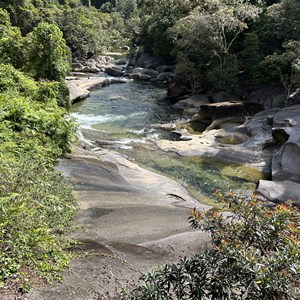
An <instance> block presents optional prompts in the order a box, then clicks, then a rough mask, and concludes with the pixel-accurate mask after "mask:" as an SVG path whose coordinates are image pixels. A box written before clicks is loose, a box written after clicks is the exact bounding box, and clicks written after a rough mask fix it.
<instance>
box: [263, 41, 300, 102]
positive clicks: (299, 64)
mask: <svg viewBox="0 0 300 300" xmlns="http://www.w3.org/2000/svg"><path fill="white" fill-rule="evenodd" d="M283 48H284V52H283V53H282V54H277V53H274V54H272V55H269V56H267V57H266V58H265V63H267V64H268V65H270V66H272V67H274V68H276V70H277V71H278V73H279V76H280V80H281V82H282V84H283V86H284V88H285V90H286V97H285V102H284V104H285V106H287V105H288V102H289V99H290V97H291V94H292V91H293V89H295V88H298V89H299V88H300V41H289V42H287V43H284V45H283Z"/></svg>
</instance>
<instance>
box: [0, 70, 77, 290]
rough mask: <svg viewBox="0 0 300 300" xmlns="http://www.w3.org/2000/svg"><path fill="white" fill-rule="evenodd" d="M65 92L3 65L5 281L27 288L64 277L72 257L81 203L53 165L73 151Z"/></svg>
mask: <svg viewBox="0 0 300 300" xmlns="http://www.w3.org/2000/svg"><path fill="white" fill-rule="evenodd" d="M61 89H62V87H61V83H59V82H51V83H49V82H43V81H42V82H35V81H34V80H33V79H30V78H28V77H26V76H25V75H24V74H23V73H21V72H19V71H17V70H15V69H14V68H13V67H12V66H10V65H0V91H1V94H0V140H1V143H0V161H1V164H0V249H1V251H0V282H1V283H2V282H5V281H6V280H10V279H11V278H14V279H15V280H17V281H18V283H16V284H19V285H20V288H22V289H26V288H28V278H30V277H31V276H32V274H35V273H36V271H38V272H39V273H40V276H43V277H45V278H48V279H51V278H53V277H57V276H59V275H60V273H59V272H60V271H61V270H62V268H64V267H65V266H66V265H67V264H68V262H69V258H70V257H69V255H68V254H67V253H66V252H65V250H64V249H65V248H66V246H67V244H68V241H66V240H65V238H64V237H63V235H62V234H63V233H64V232H66V231H67V230H69V229H70V226H71V223H72V219H73V217H74V214H75V211H76V199H75V197H74V195H73V194H72V191H71V189H70V187H69V186H68V184H67V182H66V180H65V179H64V178H63V177H62V176H61V175H60V174H59V173H58V172H57V171H56V170H55V168H54V163H55V161H56V159H57V158H58V157H59V156H61V155H63V154H65V153H66V152H67V151H69V150H70V142H71V141H72V140H73V139H74V130H75V124H74V122H73V121H72V120H67V119H66V111H65V109H63V108H60V107H58V101H59V100H58V98H59V97H61V94H62V93H61ZM23 283H24V284H23ZM29 283H30V282H29Z"/></svg>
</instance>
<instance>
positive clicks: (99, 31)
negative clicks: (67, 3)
mask: <svg viewBox="0 0 300 300" xmlns="http://www.w3.org/2000/svg"><path fill="white" fill-rule="evenodd" d="M109 20H110V18H109V16H108V15H107V14H104V13H100V12H98V11H97V10H96V9H95V8H94V7H90V8H88V7H76V8H73V9H71V8H66V9H64V11H63V12H62V15H61V19H60V21H59V27H60V28H61V30H62V32H63V34H64V37H65V39H66V42H67V45H68V46H69V47H70V49H71V50H72V53H75V54H77V55H79V56H80V55H87V54H94V53H97V52H100V51H102V50H103V49H105V48H106V47H107V46H108V45H109V43H110V41H109V39H108V36H109V34H108V30H107V29H108V28H107V27H108V22H109Z"/></svg>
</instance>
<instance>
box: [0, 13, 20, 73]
mask: <svg viewBox="0 0 300 300" xmlns="http://www.w3.org/2000/svg"><path fill="white" fill-rule="evenodd" d="M0 26H1V28H0V63H11V64H12V65H14V66H15V67H17V68H20V67H21V66H22V62H23V60H24V53H23V43H24V42H23V38H22V36H21V31H20V29H19V28H18V27H13V26H11V23H10V20H9V14H8V13H7V11H5V10H3V9H1V8H0Z"/></svg>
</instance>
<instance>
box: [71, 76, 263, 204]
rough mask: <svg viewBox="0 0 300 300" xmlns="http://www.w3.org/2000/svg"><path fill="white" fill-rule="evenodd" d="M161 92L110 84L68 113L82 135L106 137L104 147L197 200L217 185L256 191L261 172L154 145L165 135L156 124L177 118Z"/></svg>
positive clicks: (146, 85)
mask: <svg viewBox="0 0 300 300" xmlns="http://www.w3.org/2000/svg"><path fill="white" fill-rule="evenodd" d="M165 91H166V89H165V87H164V86H160V85H154V84H149V83H138V82H128V83H126V84H113V85H110V86H107V87H104V88H102V89H99V90H96V91H93V92H92V93H91V97H90V98H88V99H86V100H84V101H82V102H80V103H77V104H75V105H74V106H73V107H72V115H73V116H74V117H75V118H76V119H77V120H78V123H79V124H80V130H81V132H82V133H83V135H84V136H85V137H86V138H88V139H92V140H100V141H110V142H111V143H103V144H105V145H106V146H105V147H107V148H112V149H115V150H117V151H119V152H122V153H125V154H126V155H128V157H129V158H130V159H131V160H134V161H136V162H138V163H140V164H142V165H143V166H145V167H147V168H150V169H152V170H156V171H158V172H160V173H162V174H165V175H168V176H170V177H172V178H174V179H176V180H177V181H179V182H181V183H182V184H183V185H185V186H186V187H188V188H189V189H190V190H191V191H192V192H193V194H194V196H196V197H197V198H198V199H199V200H200V201H206V202H207V198H208V197H210V196H211V194H212V192H213V191H215V190H217V189H220V190H223V191H226V190H229V189H235V190H240V189H247V190H249V189H250V190H254V188H255V182H256V181H257V180H259V179H260V178H261V177H262V174H261V173H260V172H258V171H256V170H254V169H252V168H249V167H245V166H237V165H234V164H228V163H224V162H221V161H218V160H216V159H211V158H201V157H180V156H178V155H177V154H175V153H166V152H162V151H159V150H158V149H156V147H155V143H154V142H155V140H157V139H160V138H165V137H166V136H167V133H166V132H165V131H163V130H161V129H157V127H158V126H157V125H158V124H164V123H169V122H174V121H175V120H177V119H178V118H180V114H179V112H178V111H177V110H175V109H173V108H172V106H171V104H170V103H169V102H168V101H167V100H166V99H165Z"/></svg>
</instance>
